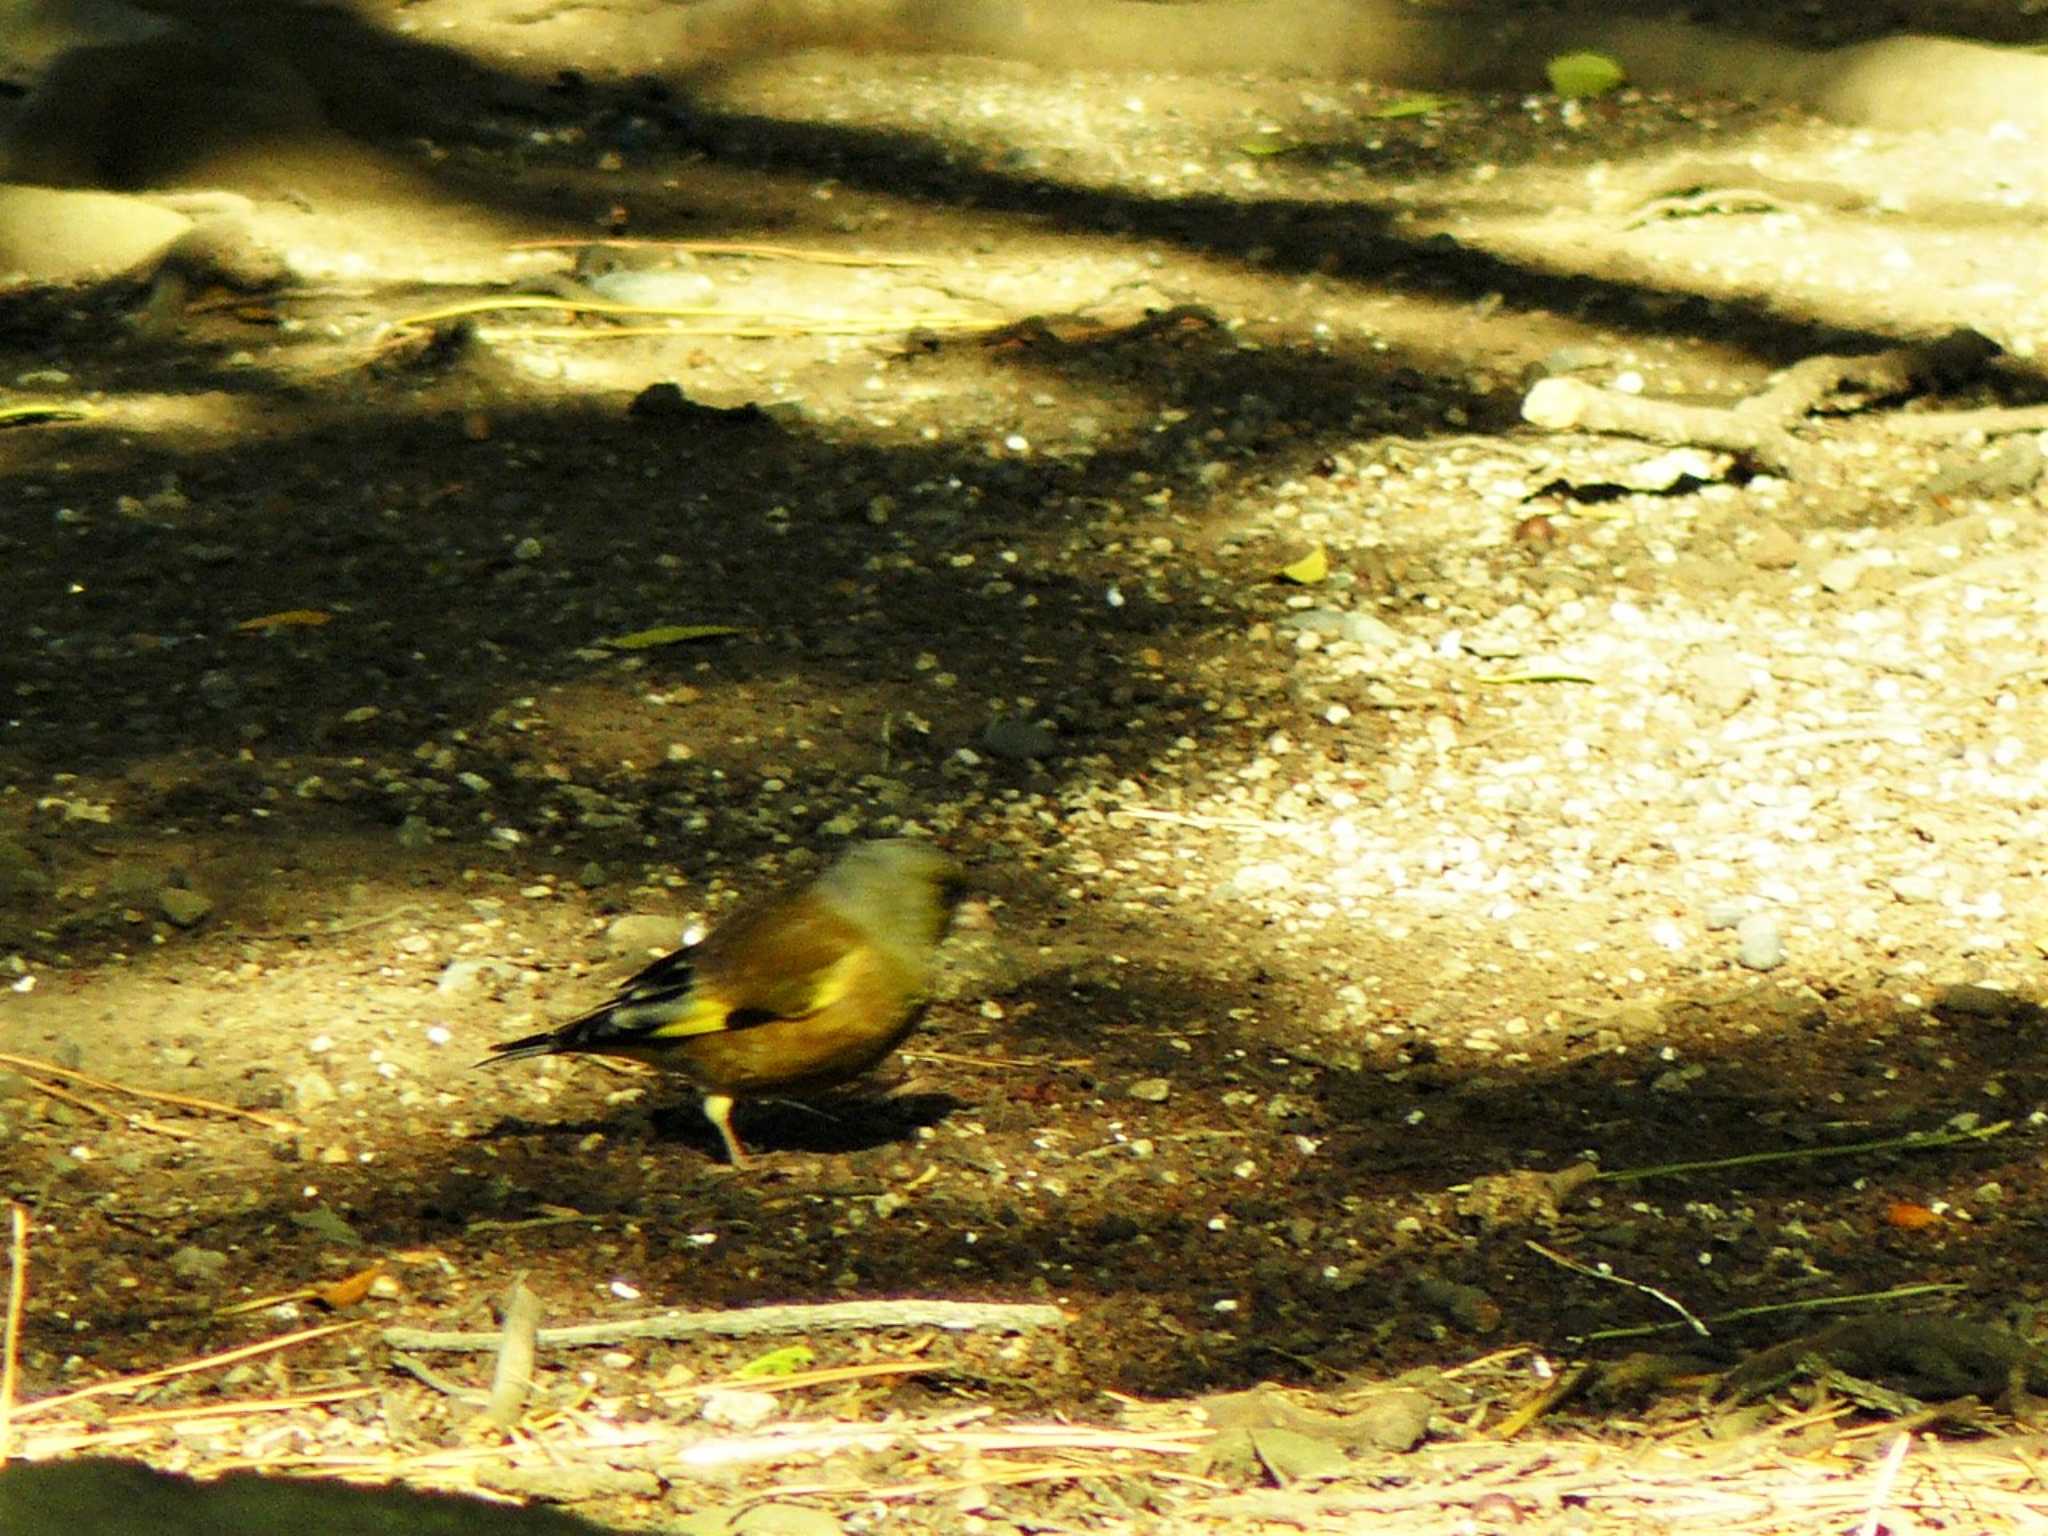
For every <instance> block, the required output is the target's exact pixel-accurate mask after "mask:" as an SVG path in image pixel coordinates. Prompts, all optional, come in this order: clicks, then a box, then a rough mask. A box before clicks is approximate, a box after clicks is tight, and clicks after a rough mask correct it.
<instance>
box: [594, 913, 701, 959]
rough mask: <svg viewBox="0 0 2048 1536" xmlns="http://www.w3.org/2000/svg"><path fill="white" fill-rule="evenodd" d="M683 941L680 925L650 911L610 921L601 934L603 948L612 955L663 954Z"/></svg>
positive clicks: (669, 918)
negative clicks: (660, 952)
mask: <svg viewBox="0 0 2048 1536" xmlns="http://www.w3.org/2000/svg"><path fill="white" fill-rule="evenodd" d="M682 942H683V925H682V924H681V923H679V922H677V921H676V920H675V919H674V918H672V917H657V916H655V915H654V914H653V913H650V912H629V913H627V914H626V915H625V916H624V917H621V918H616V919H614V920H613V922H612V925H611V926H610V927H609V928H607V929H605V931H604V947H605V948H606V949H607V950H609V951H610V952H611V953H612V954H615V955H644V954H647V953H649V952H651V951H656V950H659V951H663V952H666V951H668V950H671V949H675V948H677V947H678V946H680V945H681V944H682Z"/></svg>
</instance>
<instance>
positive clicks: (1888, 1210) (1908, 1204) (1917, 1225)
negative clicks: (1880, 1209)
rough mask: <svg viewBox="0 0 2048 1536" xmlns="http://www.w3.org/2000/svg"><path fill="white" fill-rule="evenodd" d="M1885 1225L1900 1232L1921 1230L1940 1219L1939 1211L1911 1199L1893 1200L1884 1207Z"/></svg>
mask: <svg viewBox="0 0 2048 1536" xmlns="http://www.w3.org/2000/svg"><path fill="white" fill-rule="evenodd" d="M1884 1220H1885V1225H1886V1226H1888V1227H1897V1228H1898V1229H1899V1230H1900V1231H1901V1232H1921V1231H1925V1230H1926V1229H1927V1228H1928V1227H1931V1226H1935V1225H1937V1224H1938V1223H1939V1222H1940V1221H1941V1216H1940V1215H1939V1213H1937V1212H1936V1211H1934V1210H1933V1209H1931V1208H1930V1207H1928V1206H1924V1205H1918V1204H1915V1203H1914V1202H1913V1201H1911V1200H1894V1201H1893V1202H1892V1203H1891V1204H1890V1205H1888V1206H1886V1207H1885V1208H1884Z"/></svg>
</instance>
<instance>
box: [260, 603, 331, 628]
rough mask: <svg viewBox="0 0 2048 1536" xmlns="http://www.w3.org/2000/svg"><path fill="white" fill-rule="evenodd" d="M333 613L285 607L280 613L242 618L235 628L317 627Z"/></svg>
mask: <svg viewBox="0 0 2048 1536" xmlns="http://www.w3.org/2000/svg"><path fill="white" fill-rule="evenodd" d="M333 618H334V615H333V614H331V613H327V612H325V611H324V610H322V609H319V608H287V609H285V610H284V612H282V613H263V614H258V615H257V616H256V617H255V618H253V619H244V620H242V622H241V623H239V624H237V625H236V626H235V628H237V629H246V630H250V631H255V630H262V629H318V628H319V627H320V626H321V625H322V624H327V623H330V622H332V621H333Z"/></svg>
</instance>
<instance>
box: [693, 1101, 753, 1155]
mask: <svg viewBox="0 0 2048 1536" xmlns="http://www.w3.org/2000/svg"><path fill="white" fill-rule="evenodd" d="M704 1118H705V1119H706V1120H709V1121H710V1122H711V1128H712V1129H713V1130H714V1131H716V1132H718V1139H719V1140H720V1141H722V1142H724V1143H725V1155H726V1158H727V1160H728V1161H730V1162H731V1164H732V1165H733V1167H735V1168H744V1167H746V1165H747V1153H746V1149H745V1148H744V1147H742V1146H741V1145H740V1139H739V1137H737V1136H735V1135H733V1133H732V1095H731V1094H729V1093H707V1094H705V1095H704Z"/></svg>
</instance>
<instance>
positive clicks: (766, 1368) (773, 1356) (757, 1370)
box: [733, 1344, 818, 1381]
mask: <svg viewBox="0 0 2048 1536" xmlns="http://www.w3.org/2000/svg"><path fill="white" fill-rule="evenodd" d="M817 1358H818V1357H817V1356H816V1355H814V1354H812V1353H811V1351H810V1349H809V1347H808V1346H806V1345H803V1344H791V1345H789V1346H788V1347H787V1348H785V1349H771V1350H769V1351H768V1353H767V1354H765V1355H756V1356H755V1357H754V1358H753V1359H751V1360H749V1361H748V1362H747V1363H746V1364H745V1365H743V1366H741V1367H740V1368H739V1369H738V1370H737V1371H735V1372H733V1374H734V1375H735V1376H738V1377H741V1378H743V1379H744V1380H747V1381H754V1380H757V1379H759V1378H760V1377H763V1376H794V1375H795V1374H796V1373H797V1372H798V1371H801V1370H803V1369H804V1368H805V1367H806V1366H808V1365H809V1364H810V1363H811V1362H812V1361H813V1360H815V1359H817Z"/></svg>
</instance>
